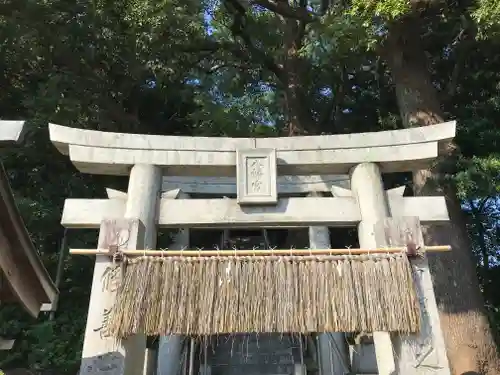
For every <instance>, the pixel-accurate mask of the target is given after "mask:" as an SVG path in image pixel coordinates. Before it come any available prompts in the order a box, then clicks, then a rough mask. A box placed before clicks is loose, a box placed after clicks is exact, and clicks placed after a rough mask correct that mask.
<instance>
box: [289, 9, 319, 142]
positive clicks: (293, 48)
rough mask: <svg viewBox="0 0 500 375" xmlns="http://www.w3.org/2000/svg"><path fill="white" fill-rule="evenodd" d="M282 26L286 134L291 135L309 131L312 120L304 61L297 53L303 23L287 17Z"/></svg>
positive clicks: (300, 45) (300, 41)
mask: <svg viewBox="0 0 500 375" xmlns="http://www.w3.org/2000/svg"><path fill="white" fill-rule="evenodd" d="M284 27H285V30H284V47H285V61H284V64H283V70H284V77H285V82H284V85H285V105H286V113H287V117H288V124H287V131H288V132H287V133H288V134H287V135H288V136H290V137H292V136H295V135H300V134H304V133H306V132H307V131H311V130H312V129H311V124H312V121H311V114H310V113H309V110H308V107H307V100H306V97H305V95H304V89H303V77H305V74H304V73H305V72H304V70H305V67H304V61H303V60H302V57H301V56H300V55H299V53H300V49H301V48H302V39H303V37H304V28H305V25H303V24H302V22H300V21H297V20H294V19H290V18H288V19H285V22H284Z"/></svg>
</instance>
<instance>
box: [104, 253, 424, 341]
mask: <svg viewBox="0 0 500 375" xmlns="http://www.w3.org/2000/svg"><path fill="white" fill-rule="evenodd" d="M124 261H125V262H126V263H127V264H126V272H125V277H124V279H123V281H122V284H121V285H120V287H119V288H118V291H117V300H116V304H115V307H114V309H113V314H112V316H111V318H110V320H109V327H108V328H109V332H110V333H111V334H112V335H113V336H115V337H119V338H121V337H127V336H129V335H131V334H135V333H146V334H147V335H169V334H182V335H211V334H222V333H239V332H295V333H308V332H360V331H363V332H373V331H390V332H394V331H396V332H401V333H414V332H418V331H419V328H420V310H419V303H418V300H417V296H416V293H415V290H414V286H413V279H412V271H411V266H410V263H409V261H408V258H407V257H406V255H404V254H390V255H362V256H359V255H352V256H351V255H344V256H253V257H241V256H239V257H234V256H230V257H228V256H226V257H203V256H200V257H165V258H162V257H148V256H146V257H138V258H133V259H125V260H124Z"/></svg>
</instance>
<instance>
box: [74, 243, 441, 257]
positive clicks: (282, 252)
mask: <svg viewBox="0 0 500 375" xmlns="http://www.w3.org/2000/svg"><path fill="white" fill-rule="evenodd" d="M420 250H421V251H425V252H443V251H451V246H449V245H443V246H426V247H424V248H422V249H420ZM69 252H70V254H72V255H110V256H112V255H113V251H111V250H109V249H70V251H69ZM401 252H406V247H405V246H397V247H390V248H378V249H347V248H346V249H289V250H287V249H276V250H261V249H256V250H122V251H120V254H123V255H128V256H159V257H162V256H163V257H199V256H203V257H211V256H215V257H217V256H221V257H227V256H273V255H274V256H286V255H290V256H297V255H304V256H306V255H369V254H394V253H401Z"/></svg>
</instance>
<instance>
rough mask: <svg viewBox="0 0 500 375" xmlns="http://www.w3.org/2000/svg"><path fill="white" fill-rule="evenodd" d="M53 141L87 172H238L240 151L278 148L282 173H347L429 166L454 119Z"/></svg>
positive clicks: (58, 134)
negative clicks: (279, 134) (405, 125)
mask: <svg viewBox="0 0 500 375" xmlns="http://www.w3.org/2000/svg"><path fill="white" fill-rule="evenodd" d="M49 130H50V137H51V140H52V142H53V143H54V145H55V146H56V147H57V148H58V149H59V150H60V151H61V152H62V153H65V154H69V155H70V159H71V160H72V161H73V163H74V164H75V166H77V168H79V169H80V170H81V171H82V172H87V173H95V174H112V175H127V174H128V172H129V169H130V167H131V166H133V165H134V164H138V163H140V164H154V165H158V166H164V167H169V173H170V174H172V175H179V176H181V175H198V176H234V174H235V169H236V162H237V160H236V150H237V149H247V148H253V149H258V148H275V149H276V157H277V164H278V174H280V175H286V174H289V175H293V174H329V173H338V174H342V173H347V172H348V171H349V169H350V168H352V167H353V166H355V165H356V164H359V163H363V162H376V163H379V164H380V166H381V169H382V170H383V171H384V172H395V171H409V170H415V169H420V168H424V167H425V166H427V165H428V164H429V163H430V162H431V161H432V160H433V159H434V158H435V157H436V156H437V152H438V143H440V142H446V141H448V140H450V139H451V138H453V137H454V135H455V123H454V122H449V123H443V124H438V125H433V126H426V127H422V128H411V129H403V130H393V131H385V132H376V133H360V134H348V135H331V136H309V137H293V138H268V139H266V138H206V137H177V136H155V135H138V134H121V133H106V132H98V131H91V130H82V129H74V128H67V127H63V126H58V125H54V124H50V126H49Z"/></svg>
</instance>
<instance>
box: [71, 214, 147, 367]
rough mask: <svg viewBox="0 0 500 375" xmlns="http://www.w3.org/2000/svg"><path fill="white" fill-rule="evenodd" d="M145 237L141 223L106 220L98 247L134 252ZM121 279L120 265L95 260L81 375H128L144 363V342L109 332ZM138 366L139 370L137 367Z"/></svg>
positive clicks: (108, 259) (104, 258)
mask: <svg viewBox="0 0 500 375" xmlns="http://www.w3.org/2000/svg"><path fill="white" fill-rule="evenodd" d="M143 236H144V226H143V225H142V223H141V221H140V220H138V219H116V220H105V221H103V222H102V225H101V230H100V233H99V241H98V246H99V247H100V248H105V249H107V248H109V247H110V246H116V247H117V248H118V249H134V248H137V244H138V241H140V242H142V241H141V239H142V238H143ZM120 278H121V268H120V267H119V265H118V266H117V265H114V264H113V262H112V260H111V259H110V258H109V257H107V256H103V255H98V256H97V257H96V262H95V267H94V276H93V280H92V290H91V294H90V301H89V312H88V315H87V326H86V329H85V338H84V343H83V350H82V363H81V367H80V375H94V374H109V375H122V374H125V373H126V372H125V368H126V367H128V368H129V371H132V370H133V371H137V370H138V369H139V368H142V365H141V364H140V363H143V361H144V350H145V342H144V345H141V343H140V340H138V339H140V338H138V337H132V338H130V339H129V340H127V341H125V342H118V341H117V340H115V339H114V338H113V337H111V336H110V334H109V332H108V331H107V319H108V318H109V315H110V314H112V310H113V305H114V301H115V296H116V290H117V286H118V283H119V280H120ZM141 351H142V352H141ZM126 355H127V357H126ZM127 359H128V361H127ZM136 362H139V366H137V365H135V363H136ZM128 373H130V372H128Z"/></svg>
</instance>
